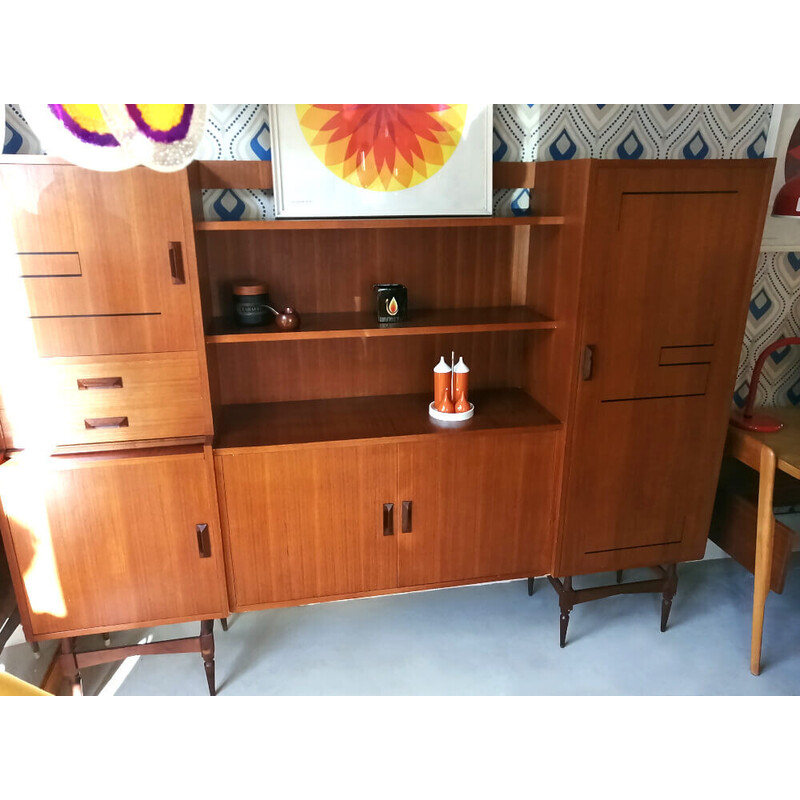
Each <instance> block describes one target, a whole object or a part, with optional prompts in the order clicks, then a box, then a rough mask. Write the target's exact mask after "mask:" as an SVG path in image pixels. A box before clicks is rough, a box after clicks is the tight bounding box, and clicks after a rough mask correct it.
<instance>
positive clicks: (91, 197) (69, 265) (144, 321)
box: [0, 164, 195, 357]
mask: <svg viewBox="0 0 800 800" xmlns="http://www.w3.org/2000/svg"><path fill="white" fill-rule="evenodd" d="M185 195H186V178H185V175H184V174H183V173H174V174H162V173H156V172H153V171H152V170H148V169H145V168H144V167H137V168H134V169H130V170H125V171H123V172H113V173H103V172H95V171H92V170H86V169H81V168H79V167H75V166H71V165H66V164H64V165H60V164H53V165H49V164H36V165H25V164H4V165H0V209H1V208H2V207H3V206H4V205H5V206H6V207H7V210H8V214H7V216H8V219H9V220H10V228H11V229H10V230H5V229H4V230H3V231H2V234H3V235H2V237H0V241H2V242H3V247H4V249H5V250H6V252H4V253H2V259H1V260H2V265H3V273H4V274H3V278H4V279H5V280H6V281H9V280H10V281H21V282H22V285H23V291H22V293H21V294H20V293H17V294H19V296H20V302H21V304H22V305H25V306H27V307H26V308H22V309H9V308H8V307H7V306H6V308H5V309H4V311H5V312H6V313H8V312H9V311H16V312H18V313H20V314H21V315H23V316H28V317H30V319H31V323H30V324H31V326H32V328H33V334H34V337H35V340H36V347H37V350H38V355H39V356H43V357H48V356H73V355H102V354H114V353H135V352H150V351H169V350H192V349H194V347H195V342H194V334H193V321H192V302H191V294H190V287H189V280H190V277H191V276H190V275H189V274H188V271H187V264H186V257H187V255H188V254H187V252H186V237H187V232H186V230H185V227H184V214H185V199H186V198H185ZM3 224H6V221H5V219H4V220H3ZM4 285H6V286H9V287H10V289H13V285H12V284H7V283H6V284H4Z"/></svg>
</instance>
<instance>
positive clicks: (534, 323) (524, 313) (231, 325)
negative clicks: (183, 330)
mask: <svg viewBox="0 0 800 800" xmlns="http://www.w3.org/2000/svg"><path fill="white" fill-rule="evenodd" d="M557 324H558V323H557V322H556V321H555V320H552V319H549V318H548V317H545V316H544V315H543V314H539V313H538V312H537V311H534V310H533V309H532V308H528V307H527V306H510V307H502V308H492V307H490V308H434V309H417V310H415V311H412V312H411V313H410V314H409V316H408V319H406V320H405V321H403V322H399V323H393V324H391V325H380V324H378V321H377V315H376V313H375V311H374V310H369V311H340V312H335V313H321V314H304V315H303V317H302V324H301V328H300V330H297V331H283V330H281V329H279V328H278V327H277V326H276V325H275V324H274V323H272V324H269V325H254V326H242V325H238V324H237V323H236V322H235V321H234V320H232V319H230V318H225V317H215V318H214V319H213V320H212V322H211V324H210V325H209V328H208V333H207V334H206V342H207V343H208V344H238V343H244V342H279V341H287V342H288V341H299V340H303V339H359V338H374V337H382V336H424V335H428V334H431V333H488V332H490V331H533V330H552V329H554V328H556V327H557Z"/></svg>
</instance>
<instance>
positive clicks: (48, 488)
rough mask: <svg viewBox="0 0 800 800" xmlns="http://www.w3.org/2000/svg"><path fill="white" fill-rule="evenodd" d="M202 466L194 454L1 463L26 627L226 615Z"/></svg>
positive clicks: (54, 630) (41, 629) (43, 632)
mask: <svg viewBox="0 0 800 800" xmlns="http://www.w3.org/2000/svg"><path fill="white" fill-rule="evenodd" d="M130 452H133V451H130ZM211 475H212V472H211V470H210V468H209V466H208V465H207V463H206V461H205V458H204V456H203V454H202V453H187V454H183V455H166V456H150V457H141V456H137V455H132V456H128V457H114V458H96V457H91V458H90V457H61V458H50V459H44V460H42V459H35V460H30V463H27V462H26V460H25V459H23V458H22V457H19V458H14V459H12V460H11V461H10V462H8V463H6V464H5V465H3V467H2V468H0V492H2V495H1V496H2V503H3V510H4V512H5V516H6V519H7V522H8V526H7V532H8V541H7V546H9V547H10V549H9V553H11V552H12V551H13V554H14V558H15V559H16V568H17V572H18V575H20V576H21V581H22V586H23V587H24V593H25V601H26V602H27V606H28V610H29V613H30V618H31V627H32V631H33V634H34V635H36V636H42V637H47V636H53V635H56V634H63V633H67V632H72V631H74V632H80V631H86V630H92V629H94V630H104V629H108V628H114V627H117V626H120V627H136V626H138V625H146V624H150V623H156V622H164V621H168V620H179V619H187V618H191V619H204V618H214V617H219V616H224V615H225V614H226V613H227V602H226V596H225V583H224V569H223V558H222V548H221V540H220V536H219V531H218V525H217V523H216V513H217V512H216V508H215V506H214V501H213V485H212V481H211ZM198 526H208V528H207V529H203V528H202V527H201V528H200V530H198Z"/></svg>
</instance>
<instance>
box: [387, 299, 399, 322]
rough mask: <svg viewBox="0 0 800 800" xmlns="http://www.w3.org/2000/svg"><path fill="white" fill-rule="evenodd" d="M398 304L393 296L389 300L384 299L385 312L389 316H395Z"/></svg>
mask: <svg viewBox="0 0 800 800" xmlns="http://www.w3.org/2000/svg"><path fill="white" fill-rule="evenodd" d="M398 308H399V306H398V305H397V300H395V299H394V297H393V298H392V299H391V300H387V301H386V313H387V314H389V315H390V316H392V317H393V316H395V314H397V310H398Z"/></svg>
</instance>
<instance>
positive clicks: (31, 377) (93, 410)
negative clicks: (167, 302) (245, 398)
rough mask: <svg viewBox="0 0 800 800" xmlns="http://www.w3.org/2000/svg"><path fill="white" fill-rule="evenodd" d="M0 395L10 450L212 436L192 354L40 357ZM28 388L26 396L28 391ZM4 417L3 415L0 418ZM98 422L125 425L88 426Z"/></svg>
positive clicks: (203, 390)
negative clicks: (113, 421)
mask: <svg viewBox="0 0 800 800" xmlns="http://www.w3.org/2000/svg"><path fill="white" fill-rule="evenodd" d="M11 382H12V385H11V386H7V387H6V391H5V392H4V395H5V396H6V397H7V398H8V399H7V400H6V403H7V405H8V404H9V401H10V400H11V399H12V398H13V400H14V403H13V406H12V407H9V408H8V409H7V411H6V412H5V413H6V414H7V418H8V427H9V439H10V441H12V442H13V446H14V447H16V448H22V447H25V446H30V445H31V444H32V443H42V442H44V441H46V442H48V443H50V444H52V445H58V446H62V445H74V444H82V443H83V444H88V443H100V442H120V441H133V440H146V439H158V438H180V437H186V436H201V435H210V434H211V432H212V430H211V419H210V416H209V415H208V413H207V408H206V404H205V403H204V402H203V401H204V399H205V398H206V397H207V394H208V389H207V383H206V380H205V379H204V378H203V376H201V373H200V364H199V358H198V354H197V353H195V352H188V353H148V354H142V355H131V356H94V357H91V358H86V357H75V358H52V359H41V360H39V361H38V362H37V363H34V364H31V365H30V366H29V368H28V370H27V372H26V377H25V382H24V383H23V381H21V380H20V378H19V376H11ZM26 390H27V391H26ZM0 416H2V415H0ZM96 418H120V419H125V420H126V422H125V424H124V426H121V427H102V428H91V427H88V426H87V423H86V421H87V420H91V419H96Z"/></svg>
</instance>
